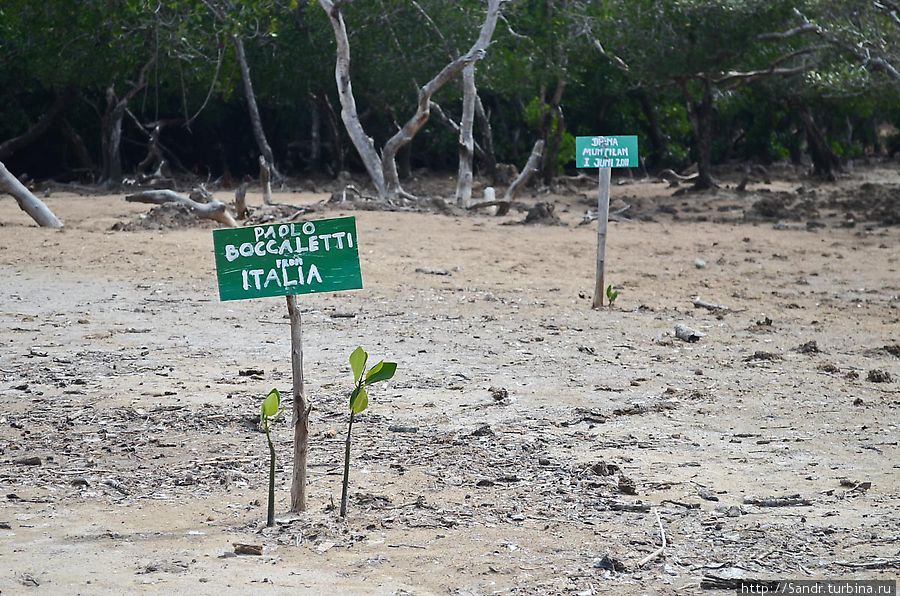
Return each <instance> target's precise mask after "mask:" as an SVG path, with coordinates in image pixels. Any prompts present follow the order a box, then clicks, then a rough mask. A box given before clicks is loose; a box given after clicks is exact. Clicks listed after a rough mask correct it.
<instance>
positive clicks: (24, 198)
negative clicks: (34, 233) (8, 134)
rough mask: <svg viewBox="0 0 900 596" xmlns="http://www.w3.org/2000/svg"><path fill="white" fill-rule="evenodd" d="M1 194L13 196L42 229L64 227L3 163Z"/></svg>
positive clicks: (0, 177)
mask: <svg viewBox="0 0 900 596" xmlns="http://www.w3.org/2000/svg"><path fill="white" fill-rule="evenodd" d="M0 192H5V193H8V194H10V195H12V197H13V198H14V199H15V200H16V202H17V203H18V204H19V207H21V209H22V211H24V212H25V213H27V214H28V215H29V216H31V219H33V220H34V221H36V222H37V224H38V225H39V226H41V227H42V228H61V227H63V224H62V222H61V221H59V219H57V217H56V216H55V215H54V214H53V212H52V211H50V208H49V207H47V206H46V205H45V204H44V202H43V201H41V200H40V199H39V198H37V197H36V196H34V194H32V192H31V191H30V190H28V188H26V187H25V185H24V184H22V183H21V182H19V179H18V178H16V177H15V176H13V175H12V173H11V172H10V171H9V170H7V169H6V166H5V165H3V162H2V161H0Z"/></svg>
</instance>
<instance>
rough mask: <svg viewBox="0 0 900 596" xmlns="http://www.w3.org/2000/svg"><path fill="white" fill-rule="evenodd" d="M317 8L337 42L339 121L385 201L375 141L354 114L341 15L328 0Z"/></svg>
mask: <svg viewBox="0 0 900 596" xmlns="http://www.w3.org/2000/svg"><path fill="white" fill-rule="evenodd" d="M319 5H320V6H321V7H322V9H323V10H324V11H325V13H326V14H327V15H328V19H329V21H331V28H332V29H334V39H335V42H336V43H337V55H336V60H335V66H334V78H335V81H336V82H337V90H338V98H340V100H341V120H343V121H344V127H345V128H346V129H347V135H348V136H349V137H350V141H351V142H352V143H353V146H354V147H356V151H357V152H358V153H359V157H360V159H362V162H363V165H364V166H365V167H366V171H367V172H368V173H369V178H370V179H371V180H372V184H374V185H375V191H376V192H377V193H378V196H379V197H381V198H384V197H386V196H387V189H386V187H385V185H384V173H383V171H382V166H381V158H380V157H379V156H378V152H377V151H376V150H375V142H374V141H373V140H372V139H371V137H369V136H368V135H367V134H366V131H365V129H363V126H362V123H361V122H360V121H359V113H358V112H357V111H356V99H355V98H354V96H353V86H352V84H351V83H350V40H349V38H348V37H347V27H346V25H345V24H344V15H343V14H341V9H340V6H335V5H334V3H333V2H331V0H319Z"/></svg>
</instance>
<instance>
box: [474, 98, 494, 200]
mask: <svg viewBox="0 0 900 596" xmlns="http://www.w3.org/2000/svg"><path fill="white" fill-rule="evenodd" d="M475 115H476V116H478V122H479V125H480V128H481V148H482V154H481V158H482V160H483V162H484V163H483V164H482V165H483V167H484V173H485V174H487V175H488V177H490V179H491V182H493V183H494V184H497V180H496V177H497V155H496V154H495V153H494V130H493V128H491V118H490V115H489V114H488V113H487V111H486V110H485V109H484V104H483V103H482V102H481V97H480V96H479V95H478V94H477V93H476V94H475Z"/></svg>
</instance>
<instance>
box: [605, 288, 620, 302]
mask: <svg viewBox="0 0 900 596" xmlns="http://www.w3.org/2000/svg"><path fill="white" fill-rule="evenodd" d="M618 297H619V291H618V290H614V289H613V287H612V284H609V285H608V286H606V299H607V300H608V301H609V306H610V308H612V305H613V304H615V303H616V298H618Z"/></svg>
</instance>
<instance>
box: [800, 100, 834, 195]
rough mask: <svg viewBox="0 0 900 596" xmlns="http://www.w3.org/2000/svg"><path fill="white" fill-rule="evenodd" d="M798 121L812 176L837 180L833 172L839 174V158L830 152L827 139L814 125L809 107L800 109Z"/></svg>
mask: <svg viewBox="0 0 900 596" xmlns="http://www.w3.org/2000/svg"><path fill="white" fill-rule="evenodd" d="M800 120H801V121H802V122H803V128H804V130H805V131H806V142H807V145H808V147H809V156H810V157H811V158H812V162H813V175H815V176H818V177H820V178H823V179H825V180H828V181H830V182H834V181H835V180H836V179H837V178H836V177H835V172H840V171H841V169H842V168H841V160H840V158H839V157H838V156H837V155H835V153H834V151H832V150H831V146H829V144H828V139H826V138H825V134H824V133H823V132H822V129H820V128H819V126H818V125H817V124H816V119H815V117H814V116H813V113H812V110H811V109H810V108H809V106H803V107H802V108H800Z"/></svg>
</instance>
